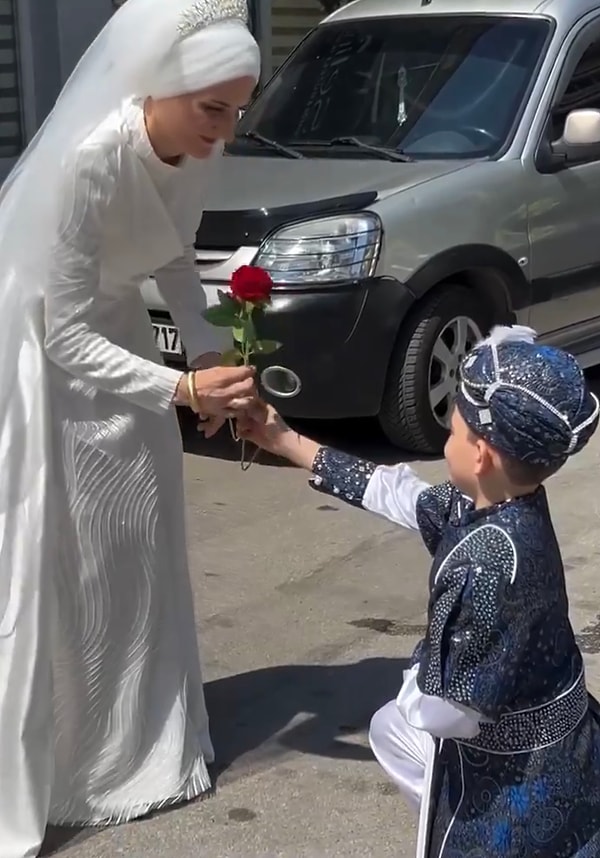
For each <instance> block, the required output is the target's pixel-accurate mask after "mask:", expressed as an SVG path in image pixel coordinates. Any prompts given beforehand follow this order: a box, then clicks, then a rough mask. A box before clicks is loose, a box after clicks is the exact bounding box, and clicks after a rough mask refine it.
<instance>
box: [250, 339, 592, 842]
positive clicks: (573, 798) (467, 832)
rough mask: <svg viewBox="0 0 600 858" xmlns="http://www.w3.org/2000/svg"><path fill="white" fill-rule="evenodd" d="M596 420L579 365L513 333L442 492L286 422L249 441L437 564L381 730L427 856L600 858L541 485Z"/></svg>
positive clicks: (379, 717) (577, 668)
mask: <svg viewBox="0 0 600 858" xmlns="http://www.w3.org/2000/svg"><path fill="white" fill-rule="evenodd" d="M598 411H599V406H598V401H597V399H596V398H595V397H594V396H593V394H591V393H590V391H589V390H588V387H587V384H586V381H585V379H584V376H583V373H582V372H581V369H580V368H579V366H578V364H577V362H576V361H575V359H574V358H573V357H571V356H570V355H568V354H566V353H565V352H562V351H559V350H558V349H554V348H550V347H547V346H542V345H538V344H537V343H535V341H534V332H533V331H530V329H528V328H520V327H515V328H497V329H495V330H494V331H493V332H492V334H491V336H490V337H489V338H488V339H487V340H484V341H483V342H482V343H481V344H479V345H478V346H477V347H476V349H474V350H473V351H472V352H471V354H470V355H469V356H468V357H467V359H466V360H465V362H464V364H463V367H462V371H461V385H460V392H459V395H458V398H457V402H456V406H455V409H454V413H453V416H452V426H451V433H450V437H449V439H448V443H447V444H446V449H445V456H446V462H447V465H448V470H449V473H450V482H447V483H444V484H443V485H440V486H434V487H432V486H429V485H427V484H426V483H424V482H422V481H421V480H420V479H419V478H418V477H417V475H416V474H415V473H414V471H412V470H411V469H410V468H409V467H407V466H406V465H397V466H395V467H377V466H376V465H374V464H372V463H370V462H366V461H362V460H360V459H358V458H356V457H354V456H350V455H346V454H345V453H341V452H337V451H335V450H332V449H329V448H323V447H319V445H318V444H316V443H315V442H313V441H311V440H309V439H308V438H305V437H302V436H299V435H297V434H296V433H295V432H293V431H292V430H291V429H290V428H289V427H288V426H287V425H286V424H285V423H284V422H283V421H282V420H281V418H280V417H279V416H278V415H277V414H276V413H275V412H274V411H272V410H269V415H268V419H267V421H266V423H264V424H263V423H261V422H260V421H259V420H257V421H256V422H254V421H252V420H250V419H248V420H247V421H246V423H245V425H243V426H240V434H242V435H243V437H245V438H247V439H249V440H251V441H253V442H254V443H256V444H258V445H259V446H261V447H263V448H265V449H268V450H270V451H271V452H273V453H275V454H278V455H281V456H285V457H286V458H288V459H290V460H291V461H292V462H294V463H295V464H297V465H299V466H301V467H304V468H306V469H308V470H311V471H312V473H313V479H312V482H313V485H314V486H315V487H316V488H318V489H320V490H321V491H324V492H328V493H331V494H333V495H336V496H338V497H339V498H340V499H342V500H345V501H347V502H349V503H352V504H355V505H357V506H362V507H363V508H365V509H368V510H370V511H372V512H375V513H378V514H380V515H384V516H386V517H387V518H389V519H391V520H392V521H395V522H397V523H398V524H400V525H402V526H403V527H408V528H411V529H414V530H419V531H420V532H421V536H422V537H423V540H424V542H425V545H426V547H427V548H428V550H429V552H430V554H431V555H432V557H433V565H432V569H431V576H430V581H429V586H430V600H429V609H428V628H427V634H426V635H425V638H424V639H423V640H422V641H421V642H420V644H419V645H418V646H417V649H416V651H415V653H414V656H413V660H412V668H411V669H410V670H409V671H408V672H407V675H406V676H405V682H404V685H403V686H402V688H401V690H400V693H399V695H398V697H397V698H396V699H395V700H393V701H392V702H390V703H389V704H388V705H387V706H385V707H384V708H383V709H381V710H380V711H379V712H377V713H376V714H375V716H374V717H373V721H372V723H371V730H370V741H371V746H372V748H373V751H374V753H375V756H376V757H377V759H378V760H379V762H380V764H381V765H382V766H383V768H384V769H385V770H386V772H387V773H388V775H389V776H390V777H391V778H392V779H393V780H394V781H395V782H396V784H397V785H398V786H399V788H400V789H401V790H402V791H403V793H404V794H405V795H406V796H407V798H408V799H409V800H410V801H412V803H413V804H414V805H415V806H416V807H417V808H420V809H421V818H420V826H419V845H418V851H419V855H422V856H428V858H482V856H485V858H598V856H600V715H599V714H598V708H597V704H596V702H595V701H594V700H593V698H590V697H588V694H587V691H586V687H585V678H584V671H583V663H582V658H581V654H580V652H579V649H578V647H577V644H576V641H575V636H574V633H573V630H572V628H571V625H570V622H569V617H568V601H567V594H566V588H565V580H564V569H563V564H562V560H561V555H560V551H559V547H558V544H557V541H556V536H555V534H554V529H553V526H552V521H551V518H550V512H549V509H548V504H547V500H546V492H545V490H544V488H543V485H542V484H543V482H544V481H545V480H546V479H547V478H548V477H550V476H551V475H552V474H554V473H556V471H558V470H559V469H560V468H561V467H562V465H564V463H565V462H566V461H567V459H568V458H569V456H571V455H573V454H574V453H577V452H578V451H579V450H581V449H582V448H583V447H584V446H585V445H586V443H587V442H588V440H589V439H590V437H591V436H592V434H593V432H594V431H595V429H596V427H597V424H598Z"/></svg>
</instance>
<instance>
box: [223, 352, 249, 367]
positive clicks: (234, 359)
mask: <svg viewBox="0 0 600 858" xmlns="http://www.w3.org/2000/svg"><path fill="white" fill-rule="evenodd" d="M243 361H244V357H243V355H242V353H241V352H240V351H238V349H229V351H227V352H225V353H224V354H222V355H221V364H222V365H223V366H241V364H242V363H243Z"/></svg>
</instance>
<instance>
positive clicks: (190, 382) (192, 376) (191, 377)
mask: <svg viewBox="0 0 600 858" xmlns="http://www.w3.org/2000/svg"><path fill="white" fill-rule="evenodd" d="M187 386H188V393H189V396H190V408H191V409H192V411H193V412H194V413H195V414H199V413H200V403H199V401H198V393H197V392H196V373H195V372H188V374H187Z"/></svg>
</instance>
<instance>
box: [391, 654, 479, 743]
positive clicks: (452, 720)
mask: <svg viewBox="0 0 600 858" xmlns="http://www.w3.org/2000/svg"><path fill="white" fill-rule="evenodd" d="M418 672H419V665H418V664H416V665H415V666H414V667H412V668H411V669H410V670H408V671H406V673H405V680H404V684H403V686H402V688H401V689H400V693H399V694H398V697H397V698H396V704H397V706H398V708H399V709H400V712H401V713H402V715H403V717H404V718H405V719H406V721H407V722H408V724H410V726H411V727H414V728H415V729H416V730H423V731H424V732H426V733H429V734H430V735H431V736H435V737H436V738H438V739H474V738H475V736H477V734H478V733H479V730H480V726H479V725H480V722H481V719H482V716H481V715H480V714H479V713H478V712H474V711H473V710H472V709H469V708H467V707H466V706H460V705H459V704H458V703H453V702H452V701H451V700H444V699H443V698H441V697H432V696H430V695H429V694H423V692H422V691H420V690H419V686H418V685H417V674H418Z"/></svg>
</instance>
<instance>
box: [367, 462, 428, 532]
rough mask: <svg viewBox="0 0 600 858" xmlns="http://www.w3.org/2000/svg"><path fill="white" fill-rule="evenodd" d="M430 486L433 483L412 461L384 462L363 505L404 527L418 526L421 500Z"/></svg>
mask: <svg viewBox="0 0 600 858" xmlns="http://www.w3.org/2000/svg"><path fill="white" fill-rule="evenodd" d="M428 488H430V486H429V483H426V482H425V481H424V480H421V479H420V478H419V477H418V476H417V474H415V472H414V471H413V469H412V468H410V467H409V466H408V465H392V466H388V465H380V466H379V467H378V468H376V470H375V471H374V473H373V475H372V476H371V478H370V480H369V483H368V485H367V488H366V490H365V493H364V496H363V500H362V505H363V507H364V508H365V509H368V510H369V512H374V513H376V514H377V515H382V516H383V517H384V518H387V519H389V520H390V521H393V522H394V523H395V524H399V525H400V526H401V527H407V528H409V529H410V530H418V529H419V526H418V524H417V501H418V499H419V495H420V494H421V493H422V492H424V491H425V489H428Z"/></svg>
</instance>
